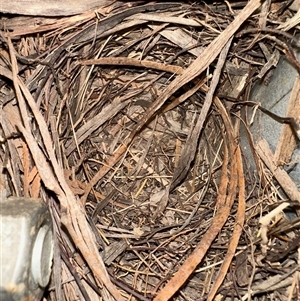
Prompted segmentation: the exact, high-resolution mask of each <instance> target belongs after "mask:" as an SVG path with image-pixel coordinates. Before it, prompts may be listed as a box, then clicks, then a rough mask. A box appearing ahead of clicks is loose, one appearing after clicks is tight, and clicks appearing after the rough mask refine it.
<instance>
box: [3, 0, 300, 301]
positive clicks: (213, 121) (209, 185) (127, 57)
mask: <svg viewBox="0 0 300 301" xmlns="http://www.w3.org/2000/svg"><path fill="white" fill-rule="evenodd" d="M104 2H105V3H104ZM290 2H291V1H285V2H277V3H272V4H271V1H264V2H263V3H261V2H260V0H250V1H248V2H235V1H225V2H220V3H217V2H216V3H204V2H200V1H199V2H197V1H196V2H192V1H191V2H189V1H182V2H180V1H178V2H174V3H171V2H162V3H157V2H155V1H153V2H151V3H147V2H144V1H136V2H134V1H132V2H126V3H125V2H121V1H108V0H106V1H103V3H102V4H103V5H98V6H97V7H99V9H95V7H93V8H92V9H95V10H94V11H89V10H87V11H82V8H79V11H80V13H81V14H79V12H78V11H77V10H76V9H75V8H74V9H73V10H74V11H73V12H72V11H70V12H69V13H66V12H64V13H60V16H59V17H58V15H57V16H55V15H53V10H52V11H51V10H50V11H51V12H52V15H51V16H50V15H49V14H51V13H47V14H46V13H45V14H43V13H39V14H30V15H31V16H30V17H28V16H21V15H20V16H18V15H14V14H4V15H3V16H2V17H1V21H0V25H1V37H0V38H1V56H0V64H1V67H0V75H1V77H0V93H1V107H2V114H1V119H0V125H1V127H0V129H1V149H0V158H1V159H0V163H1V164H0V167H1V171H2V172H1V181H0V189H1V194H2V195H4V196H5V195H6V196H10V195H17V196H30V197H40V198H42V199H43V200H44V201H45V203H46V204H47V205H48V207H49V209H50V211H51V214H52V217H53V221H54V224H55V225H54V228H55V246H54V248H55V252H54V254H55V256H54V264H53V275H52V280H51V283H50V284H49V286H48V288H47V291H46V293H45V297H44V298H45V299H47V300H59V301H61V300H155V301H158V300H159V301H162V300H271V299H273V300H297V298H298V299H299V276H298V273H299V271H298V260H299V258H298V256H297V248H298V246H299V241H300V238H299V237H300V235H299V233H298V228H299V226H298V220H297V219H296V220H295V221H293V222H291V221H288V220H286V219H285V217H284V215H282V214H280V212H281V210H279V211H280V212H279V213H278V214H277V211H276V214H274V215H270V216H268V215H267V213H268V212H273V211H272V210H273V209H274V208H275V207H276V206H277V205H280V204H281V203H283V202H284V201H285V203H284V204H287V206H294V207H295V208H296V209H297V207H299V206H298V205H297V202H299V201H300V196H299V191H298V189H297V187H296V185H295V183H294V182H293V181H292V180H291V178H290V177H289V175H288V173H287V172H285V171H284V169H282V168H281V167H280V166H281V165H282V164H283V163H282V162H285V163H286V162H289V161H290V158H291V153H292V151H293V149H294V148H295V145H296V143H297V142H296V139H295V137H294V135H293V133H292V130H291V128H290V127H289V125H287V127H285V128H284V132H283V134H282V136H281V138H280V143H279V146H278V148H277V150H276V153H275V154H273V153H272V151H270V149H269V146H268V144H267V142H266V141H260V142H259V143H257V144H255V143H254V142H253V140H252V139H251V133H250V132H248V136H249V144H250V145H251V146H252V148H253V152H254V153H255V160H256V164H257V170H258V171H259V173H258V177H255V176H254V175H253V173H251V171H250V170H248V169H247V165H245V164H243V153H242V150H241V147H240V143H239V126H240V123H241V122H245V121H243V114H241V113H240V111H239V108H240V107H243V105H242V104H243V102H247V101H248V100H249V93H250V90H251V87H252V86H253V84H254V82H255V79H258V78H263V79H264V80H266V84H267V80H268V77H269V76H271V72H272V69H273V68H274V67H276V65H277V63H278V58H279V54H283V55H285V56H286V57H287V58H288V59H289V60H290V61H291V62H292V63H293V64H294V65H295V66H296V67H298V68H299V62H298V61H297V59H296V57H295V54H294V48H295V47H297V45H298V44H299V42H298V41H297V40H295V38H293V37H294V36H295V35H296V33H299V25H298V24H299V18H298V19H297V13H294V12H292V11H291V10H289V8H288V5H289V4H290ZM93 3H95V2H93ZM91 5H92V3H91ZM63 8H64V7H63ZM39 9H41V7H39ZM64 9H67V8H64ZM6 12H7V13H10V11H6ZM54 12H55V9H54ZM24 14H26V12H24ZM76 14H77V15H76ZM297 20H298V21H297ZM297 99H299V80H298V81H296V83H295V86H294V90H293V93H292V94H291V97H290V106H289V110H288V112H289V115H288V116H290V118H295V120H296V118H297V117H298V116H299V110H300V109H299V106H298V104H299V102H297ZM293 108H294V110H293ZM248 109H249V110H253V107H251V108H250V107H249V108H248ZM245 110H246V107H245ZM254 111H255V107H254ZM296 112H297V114H298V115H297V114H296ZM293 120H294V119H293ZM246 126H247V124H246ZM285 145H288V147H284V146H285ZM278 162H280V164H278ZM279 188H281V189H283V190H284V191H285V193H286V195H287V196H288V197H289V199H290V200H288V201H287V200H286V199H284V197H282V193H281V192H280V189H279ZM284 206H285V205H284ZM284 206H283V207H284ZM280 208H281V207H280ZM274 212H275V211H274ZM261 216H268V217H270V218H269V219H268V220H267V221H266V222H265V221H264V223H262V226H261V229H260V224H259V221H260V217H261ZM260 233H262V237H263V239H262V240H261V239H260V236H259V234H260ZM276 252H277V253H278V252H280V253H281V254H282V256H275V254H276ZM255 298H256V299H255Z"/></svg>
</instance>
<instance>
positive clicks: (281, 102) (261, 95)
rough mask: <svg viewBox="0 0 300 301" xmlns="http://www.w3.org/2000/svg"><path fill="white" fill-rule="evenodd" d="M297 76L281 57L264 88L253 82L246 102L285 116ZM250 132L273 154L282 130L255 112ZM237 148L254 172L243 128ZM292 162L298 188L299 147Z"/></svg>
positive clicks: (264, 116)
mask: <svg viewBox="0 0 300 301" xmlns="http://www.w3.org/2000/svg"><path fill="white" fill-rule="evenodd" d="M297 56H298V59H300V51H298V52H297ZM297 75H298V73H297V70H296V69H295V68H294V66H293V65H292V64H291V63H290V62H289V61H288V60H287V58H286V57H285V56H282V57H281V58H280V61H279V63H278V65H277V67H276V68H275V70H274V73H273V75H272V76H271V78H270V80H269V83H268V85H265V84H264V82H263V81H262V80H260V81H259V82H257V83H256V84H255V86H254V88H253V89H252V92H251V96H250V100H251V101H254V102H257V103H259V104H261V106H262V107H264V108H266V109H267V110H269V111H271V112H273V113H275V114H277V115H279V116H282V117H284V116H286V109H287V105H288V102H289V97H290V94H291V91H292V88H293V85H294V82H295V80H296V77H297ZM248 111H251V110H248ZM250 117H251V116H250ZM250 117H249V118H250ZM248 121H249V120H248ZM250 130H251V133H252V134H253V138H254V142H256V141H258V140H259V139H261V138H264V139H266V140H267V141H268V143H269V145H270V148H271V150H272V151H273V153H274V152H275V150H276V145H277V143H278V141H279V137H280V133H281V130H282V124H280V123H279V122H277V121H275V120H274V119H272V118H271V117H269V116H268V115H266V114H264V113H262V112H261V111H259V110H258V111H257V112H256V115H255V118H254V122H253V124H252V125H251V127H250ZM241 145H242V150H243V155H244V158H245V160H246V161H247V163H248V164H249V166H250V170H251V171H254V170H255V168H256V167H255V163H254V159H253V156H252V152H251V149H250V146H249V143H248V140H247V138H246V133H245V129H244V128H243V127H242V128H241ZM293 160H296V162H298V163H296V164H295V166H294V167H293V169H292V170H291V171H290V176H291V178H292V179H293V180H294V182H295V183H296V185H297V187H298V188H300V161H299V160H300V151H299V143H298V147H297V149H295V151H294V154H293Z"/></svg>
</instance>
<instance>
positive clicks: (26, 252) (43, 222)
mask: <svg viewBox="0 0 300 301" xmlns="http://www.w3.org/2000/svg"><path fill="white" fill-rule="evenodd" d="M41 229H42V230H46V231H44V232H41ZM43 233H44V234H45V235H44V236H43V235H40V234H43ZM38 238H40V239H38ZM33 250H35V252H34V253H33ZM33 254H34V255H33ZM52 255H53V240H52V220H51V215H50V212H49V211H48V208H47V206H46V205H45V204H44V203H43V202H42V200H40V199H32V198H21V197H20V198H17V197H11V198H8V199H4V200H2V199H1V200H0V300H40V299H41V297H42V295H43V291H44V287H45V286H46V285H47V284H48V282H49V278H50V274H51V263H52Z"/></svg>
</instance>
